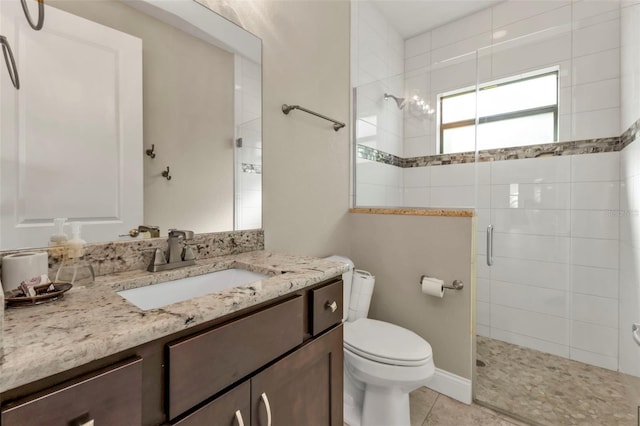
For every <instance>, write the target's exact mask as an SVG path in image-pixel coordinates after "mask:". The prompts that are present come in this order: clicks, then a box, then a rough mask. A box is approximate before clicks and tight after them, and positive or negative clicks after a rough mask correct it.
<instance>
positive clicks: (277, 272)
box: [0, 251, 347, 392]
mask: <svg viewBox="0 0 640 426" xmlns="http://www.w3.org/2000/svg"><path fill="white" fill-rule="evenodd" d="M232 267H238V268H242V269H247V270H251V271H255V272H261V273H264V274H268V275H273V276H270V277H269V278H266V279H264V280H262V281H259V282H254V283H251V284H248V285H245V286H240V287H235V288H231V289H228V290H224V291H220V292H216V293H212V294H209V295H205V296H200V297H195V298H193V299H190V300H186V301H184V302H178V303H175V304H172V305H168V306H164V307H162V308H159V309H152V310H148V311H143V310H141V309H139V308H137V307H136V306H134V305H133V304H131V303H130V302H128V301H127V300H125V299H124V298H122V297H121V296H119V295H118V294H116V291H120V290H124V289H129V288H135V287H140V286H144V285H149V284H155V283H159V282H164V281H170V280H175V279H179V278H185V277H189V276H195V275H201V274H204V273H208V272H214V271H218V270H223V269H228V268H232ZM346 270H347V266H346V265H343V264H340V263H336V262H331V261H327V260H323V259H319V258H315V257H308V256H295V255H287V254H279V253H273V252H267V251H253V252H248V253H242V254H237V255H228V256H221V257H214V258H209V259H204V260H200V261H198V262H197V264H196V265H195V266H190V267H185V268H181V269H175V270H172V271H164V272H155V273H151V272H146V271H139V270H138V271H131V272H124V273H119V274H114V275H109V276H101V277H97V278H96V282H95V283H94V284H91V285H88V286H75V287H74V288H72V289H71V290H69V291H68V292H67V293H66V294H65V296H64V298H62V299H60V300H57V301H55V302H52V303H49V304H43V305H38V306H34V307H28V308H20V309H11V308H9V309H6V310H5V314H4V317H5V318H4V357H3V359H2V364H0V392H4V391H6V390H9V389H13V388H15V387H18V386H21V385H24V384H27V383H30V382H33V381H35V380H39V379H42V378H44V377H47V376H50V375H53V374H56V373H60V372H62V371H66V370H69V369H71V368H74V367H77V366H80V365H83V364H86V363H88V362H90V361H93V360H97V359H100V358H104V357H106V356H109V355H112V354H115V353H118V352H120V351H123V350H126V349H130V348H133V347H135V346H138V345H141V344H144V343H147V342H150V341H153V340H155V339H158V338H160V337H163V336H167V335H169V334H172V333H175V332H178V331H181V330H184V329H186V328H189V327H193V326H195V325H198V324H202V323H204V322H207V321H210V320H213V319H216V318H219V317H222V316H224V315H227V314H230V313H233V312H236V311H239V310H241V309H244V308H248V307H250V306H253V305H256V304H259V303H262V302H265V301H268V300H271V299H274V298H276V297H279V296H282V295H285V294H287V293H291V292H294V291H297V290H299V289H302V288H304V287H308V286H310V285H313V284H316V283H319V282H321V281H324V280H326V279H329V278H331V277H334V276H336V275H340V274H342V273H343V272H345V271H346Z"/></svg>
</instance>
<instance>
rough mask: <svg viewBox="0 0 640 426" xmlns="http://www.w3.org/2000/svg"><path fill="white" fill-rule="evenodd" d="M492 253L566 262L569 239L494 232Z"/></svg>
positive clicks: (500, 255) (568, 258) (568, 256)
mask: <svg viewBox="0 0 640 426" xmlns="http://www.w3.org/2000/svg"><path fill="white" fill-rule="evenodd" d="M594 241H602V240H594ZM616 247H617V246H616ZM493 253H494V256H495V257H510V258H516V259H530V260H540V261H545V262H557V263H568V262H569V260H570V239H569V238H568V237H551V236H542V235H525V234H503V233H500V232H494V234H493Z"/></svg>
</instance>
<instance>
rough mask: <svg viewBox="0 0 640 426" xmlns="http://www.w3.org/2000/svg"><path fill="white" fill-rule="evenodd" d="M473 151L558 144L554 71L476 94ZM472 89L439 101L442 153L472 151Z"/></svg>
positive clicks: (489, 86) (484, 88) (495, 85)
mask: <svg viewBox="0 0 640 426" xmlns="http://www.w3.org/2000/svg"><path fill="white" fill-rule="evenodd" d="M477 96H478V100H477V101H478V102H477V110H478V129H477V145H478V150H479V151H480V150H485V149H495V148H507V147H511V146H524V145H533V144H541V143H549V142H556V141H557V140H558V71H557V70H554V71H548V70H547V71H545V72H543V73H538V74H536V75H528V76H526V77H520V78H518V79H511V80H510V81H501V82H492V83H487V84H484V85H482V86H480V87H479V88H478V90H477ZM475 125H476V90H475V88H472V89H466V90H463V91H459V92H456V93H449V94H446V95H442V96H440V141H439V142H440V147H439V152H440V153H441V154H450V153H455V152H468V151H475V144H474V142H475V140H476V134H475V133H476V128H475Z"/></svg>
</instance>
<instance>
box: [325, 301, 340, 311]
mask: <svg viewBox="0 0 640 426" xmlns="http://www.w3.org/2000/svg"><path fill="white" fill-rule="evenodd" d="M324 307H325V308H326V309H331V312H335V311H337V310H338V304H337V303H336V302H335V300H334V301H333V302H329V301H327V303H326V304H325V305H324Z"/></svg>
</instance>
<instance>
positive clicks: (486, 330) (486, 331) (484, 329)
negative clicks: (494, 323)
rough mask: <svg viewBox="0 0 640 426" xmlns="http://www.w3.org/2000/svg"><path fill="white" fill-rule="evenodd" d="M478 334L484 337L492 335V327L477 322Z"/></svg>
mask: <svg viewBox="0 0 640 426" xmlns="http://www.w3.org/2000/svg"><path fill="white" fill-rule="evenodd" d="M476 334H477V335H478V336H482V337H491V327H490V326H486V325H482V324H476Z"/></svg>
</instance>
